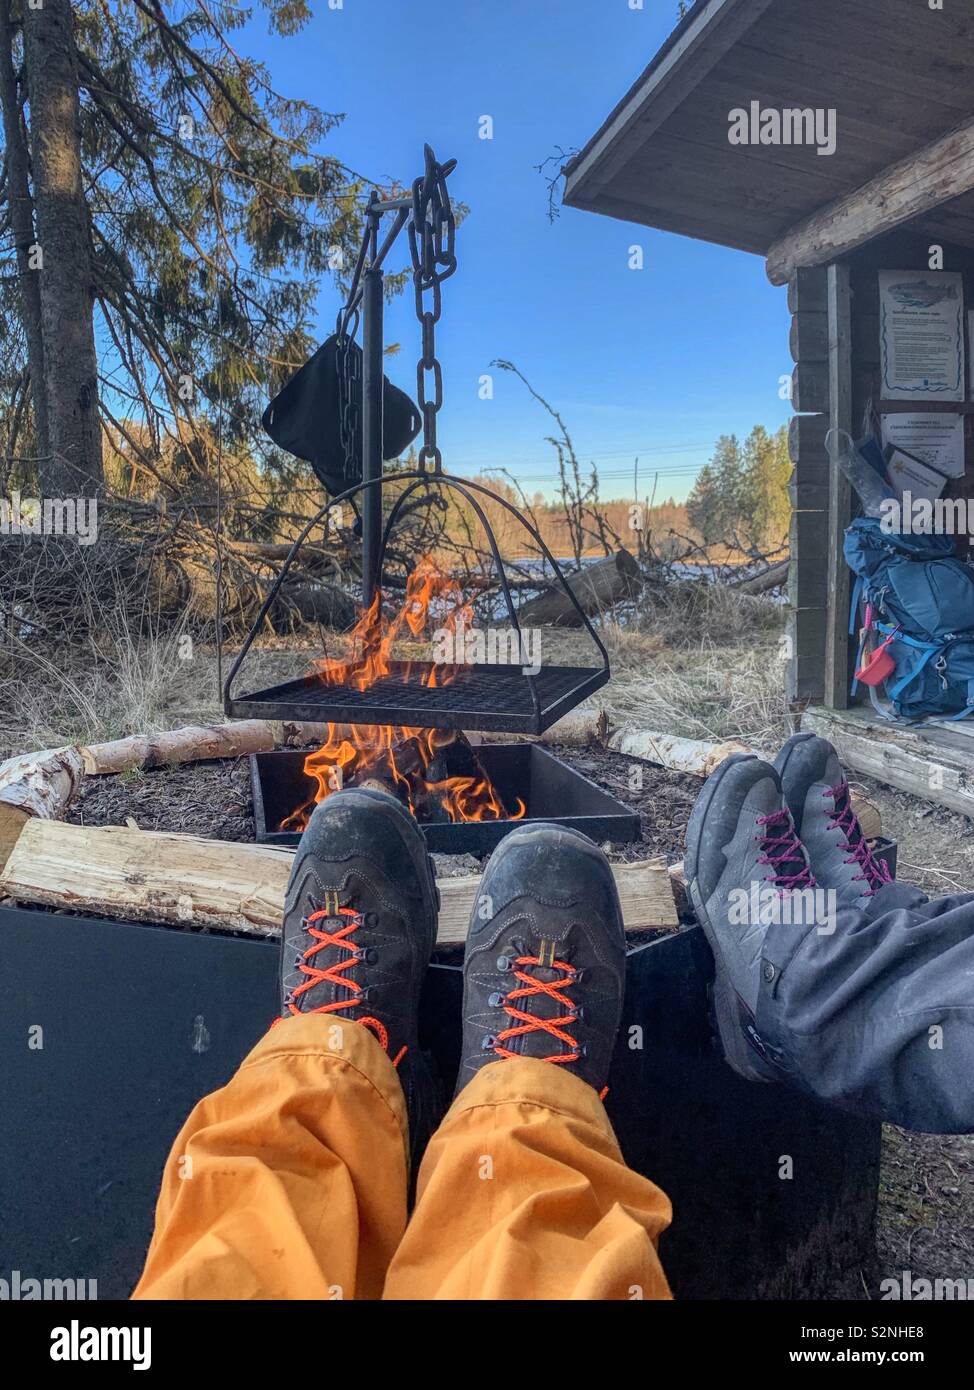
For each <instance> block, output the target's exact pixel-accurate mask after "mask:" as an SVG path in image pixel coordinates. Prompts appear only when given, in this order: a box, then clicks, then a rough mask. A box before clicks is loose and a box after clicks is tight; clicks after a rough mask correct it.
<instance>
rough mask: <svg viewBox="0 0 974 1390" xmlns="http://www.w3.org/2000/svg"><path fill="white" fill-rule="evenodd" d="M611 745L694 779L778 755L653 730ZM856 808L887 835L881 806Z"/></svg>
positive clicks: (621, 736)
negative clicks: (741, 757)
mask: <svg viewBox="0 0 974 1390" xmlns="http://www.w3.org/2000/svg"><path fill="white" fill-rule="evenodd" d="M972 742H974V740H972ZM607 746H608V747H609V748H612V749H614V750H615V751H616V752H617V753H626V754H628V755H629V756H630V757H633V758H642V759H643V760H644V761H645V762H649V763H657V764H658V765H659V766H660V767H665V768H667V769H668V770H669V771H670V772H685V773H688V774H689V775H690V776H692V777H709V776H710V774H711V773H712V772H716V770H717V768H718V767H719V766H720V764H721V763H722V762H725V761H726V759H727V758H730V757H732V756H733V755H734V754H735V753H754V754H756V756H757V757H759V758H764V759H765V761H766V762H773V761H774V754H772V753H766V752H761V751H760V750H759V749H756V748H751V747H749V746H748V745H747V744H746V743H741V742H740V741H739V740H737V739H727V740H726V741H725V742H723V743H708V742H707V741H705V740H703V739H696V738H679V737H677V736H676V735H674V734H664V733H656V732H654V731H653V730H651V729H621V730H619V731H618V732H617V733H614V734H610V735H609V738H608V740H607ZM851 800H852V809H853V810H854V811H855V813H856V815H857V816H858V817H859V823H860V825H861V826H862V833H863V834H864V835H865V837H866V839H867V840H875V839H877V838H878V837H879V836H880V835H881V834H882V833H883V818H882V813H881V812H880V809H879V807H878V806H877V805H876V803H875V802H874V801H870V800H869V798H868V797H865V796H862V795H860V794H859V793H857V792H853V793H852V797H851Z"/></svg>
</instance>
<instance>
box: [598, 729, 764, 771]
mask: <svg viewBox="0 0 974 1390" xmlns="http://www.w3.org/2000/svg"><path fill="white" fill-rule="evenodd" d="M608 747H609V748H612V749H614V750H615V751H616V752H617V753H625V754H628V755H629V757H632V758H642V759H643V760H644V761H645V762H648V763H658V764H659V766H660V767H665V768H669V770H670V771H671V772H688V773H690V774H691V776H694V777H709V776H710V774H711V773H712V772H713V771H714V769H715V768H718V767H719V766H720V764H721V763H722V762H724V761H725V759H727V758H729V757H731V756H732V754H734V753H751V752H753V751H754V750H753V749H752V748H749V747H748V746H747V744H746V743H741V742H739V741H738V740H737V739H728V740H727V741H726V742H724V743H708V742H706V741H704V740H702V739H697V738H680V737H678V736H677V735H675V734H666V733H658V732H656V731H655V730H653V729H620V730H618V732H616V733H614V734H610V735H609V739H608Z"/></svg>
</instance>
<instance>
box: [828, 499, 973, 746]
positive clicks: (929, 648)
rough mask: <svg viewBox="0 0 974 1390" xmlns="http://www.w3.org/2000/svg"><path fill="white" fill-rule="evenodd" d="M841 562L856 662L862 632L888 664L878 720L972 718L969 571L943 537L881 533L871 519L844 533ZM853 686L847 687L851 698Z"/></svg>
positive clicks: (864, 642)
mask: <svg viewBox="0 0 974 1390" xmlns="http://www.w3.org/2000/svg"><path fill="white" fill-rule="evenodd" d="M844 548H845V558H846V562H847V563H848V565H849V568H850V569H851V570H852V572H853V573H854V574H855V575H856V576H857V578H856V584H855V588H854V590H853V595H852V613H851V616H850V621H849V631H850V633H854V632H855V630H856V621H857V613H858V610H859V608H860V606H861V607H862V609H863V613H864V615H865V618H864V621H863V624H862V629H861V640H860V648H859V662H858V663H857V666H858V665H860V664H861V661H862V657H863V655H864V653H865V649H866V645H867V642H868V640H869V635H870V632H875V633H877V634H878V637H879V641H880V642H881V643H885V644H886V646H887V649H888V651H889V655H890V656H891V657H892V659H893V663H894V668H895V669H894V670H893V672H892V674H891V675H889V676H887V677H886V680H885V682H884V684H885V693H886V697H887V699H888V700H889V701H890V704H891V706H892V711H890V710H887V709H884V708H883V707H882V705H880V703H879V701H878V699H877V696H876V691H875V689H874V688H873V687H872V686H871V685H870V686H869V693H870V698H871V699H872V701H873V704H874V705H875V706H876V708H877V709H878V710H879V712H880V713H881V714H882V715H883V716H884V718H886V719H896V718H899V719H906V720H919V719H924V718H939V719H964V718H966V716H967V715H969V714H974V566H972V565H970V564H968V563H967V562H966V561H964V560H960V559H958V557H957V554H956V552H955V550H954V542H953V539H952V538H951V537H950V536H934V535H930V536H924V535H895V534H887V533H886V532H885V531H883V530H882V529H881V527H880V524H879V521H878V520H876V519H875V518H873V517H866V516H862V517H858V518H857V519H856V520H855V521H854V522H853V523H852V525H851V526H850V527H849V529H848V530H847V531H846V533H845V547H844ZM857 686H858V682H854V683H853V693H855V690H856V689H857Z"/></svg>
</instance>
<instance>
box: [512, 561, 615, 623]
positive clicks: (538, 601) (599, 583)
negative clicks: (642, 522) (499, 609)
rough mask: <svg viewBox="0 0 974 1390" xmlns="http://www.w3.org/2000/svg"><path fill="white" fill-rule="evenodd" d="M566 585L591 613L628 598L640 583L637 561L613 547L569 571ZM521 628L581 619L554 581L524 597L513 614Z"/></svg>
mask: <svg viewBox="0 0 974 1390" xmlns="http://www.w3.org/2000/svg"><path fill="white" fill-rule="evenodd" d="M567 582H568V587H569V588H570V589H571V591H572V593H573V594H574V595H575V597H576V598H577V599H578V601H579V603H580V604H581V605H582V608H583V609H584V610H585V613H586V614H587V615H588V616H589V617H591V616H592V614H594V613H601V612H603V611H604V610H605V609H606V608H611V607H612V606H613V604H616V603H618V602H619V601H620V600H621V599H624V598H632V597H633V596H634V595H635V594H637V593H638V592H639V590H640V588H641V587H642V582H643V581H642V575H641V574H640V571H639V565H638V564H637V563H636V561H635V559H634V558H633V556H632V555H630V554H629V551H628V550H620V551H617V552H616V554H615V555H608V556H606V558H605V559H604V560H598V561H597V562H596V563H595V564H594V565H586V567H585V568H584V569H583V570H580V571H579V572H578V574H573V575H571V576H570V577H569V578H568V580H567ZM517 618H518V622H519V623H520V625H521V627H522V628H528V627H580V626H581V623H582V620H581V618H580V617H579V616H578V612H577V610H576V609H575V606H574V604H573V603H572V601H571V599H569V597H568V595H567V594H566V593H565V591H564V589H562V587H561V585H560V584H558V585H556V586H553V587H551V588H548V589H546V590H545V592H544V593H543V594H539V595H538V596H537V598H532V599H528V601H527V603H524V604H522V605H521V607H520V608H519V609H518V614H517Z"/></svg>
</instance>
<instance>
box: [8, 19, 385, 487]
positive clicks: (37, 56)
mask: <svg viewBox="0 0 974 1390" xmlns="http://www.w3.org/2000/svg"><path fill="white" fill-rule="evenodd" d="M264 8H265V9H266V10H267V13H268V15H269V19H270V24H271V27H272V29H273V30H275V31H276V32H278V33H280V34H292V33H294V32H296V31H297V30H298V29H300V28H301V26H302V25H303V24H304V23H305V22H306V21H307V19H308V18H309V13H310V12H309V10H308V7H307V4H306V3H305V0H264ZM247 14H248V11H247V10H245V9H243V8H240V7H238V6H237V5H235V4H233V3H231V0H216V3H214V4H212V5H206V6H198V7H197V6H185V7H184V6H178V5H176V4H174V3H169V0H113V3H112V4H111V5H104V4H101V3H97V0H76V4H75V6H74V13H73V14H72V6H71V4H70V0H44V3H43V5H42V6H40V7H37V8H32V7H31V6H30V5H29V4H28V3H27V0H0V101H2V106H3V117H4V146H3V151H2V155H3V161H4V165H5V168H6V179H5V180H4V179H0V234H2V235H0V285H3V284H5V282H6V281H7V280H8V278H9V277H14V278H15V280H16V283H17V284H18V286H19V291H20V293H19V296H18V298H17V300H16V301H15V302H13V303H11V302H10V297H9V296H8V297H7V299H6V301H5V303H3V304H0V312H2V311H3V309H4V308H7V307H9V308H12V309H13V310H14V312H15V315H16V320H17V322H16V324H15V336H16V337H17V338H18V339H19V341H20V342H21V343H22V346H23V350H24V352H25V355H26V358H27V371H26V372H24V371H21V372H19V373H16V374H14V375H13V377H10V375H9V374H8V376H7V382H6V384H7V386H8V389H9V391H10V396H9V397H8V400H7V402H6V403H5V404H6V406H7V411H8V420H11V419H15V420H16V421H17V422H18V423H17V428H16V429H15V430H13V432H11V427H9V426H8V429H7V435H6V440H5V443H6V447H7V451H8V453H11V454H18V455H23V454H24V453H25V452H28V449H26V448H25V445H26V444H29V446H30V448H32V449H33V450H34V451H35V453H36V454H37V455H40V456H41V468H40V482H41V485H42V488H43V490H44V491H46V492H49V493H51V495H65V494H67V495H71V493H72V492H77V491H79V490H84V489H85V488H86V487H91V486H97V485H98V484H99V482H100V480H101V476H102V465H101V457H100V455H101V439H102V433H101V429H100V428H99V427H98V423H97V421H98V418H99V415H100V418H101V420H102V422H104V423H106V424H107V425H109V426H110V427H111V431H112V435H113V437H116V438H119V439H122V440H124V441H125V447H126V450H127V453H128V456H129V458H130V460H131V461H132V463H133V466H135V467H136V468H137V469H138V470H139V472H140V474H141V476H142V478H143V479H144V480H145V481H146V482H147V483H148V484H151V486H152V487H153V488H157V487H158V488H161V489H162V491H163V492H164V493H169V494H170V495H174V494H179V493H181V492H182V491H183V490H184V489H185V487H186V484H187V481H188V480H190V479H195V480H199V479H201V478H205V477H207V476H208V475H210V474H211V473H212V463H213V461H212V448H213V440H214V438H215V431H214V430H213V429H212V428H211V427H207V426H208V425H209V426H212V422H213V420H214V417H215V409H216V403H217V401H218V400H219V399H220V398H222V400H223V402H224V408H225V421H226V429H225V435H224V443H225V446H226V447H227V448H228V449H230V450H232V449H233V448H234V447H235V446H236V445H237V444H241V443H242V442H243V441H244V440H245V439H247V438H248V437H249V438H251V439H252V438H253V435H254V423H255V421H256V419H257V418H258V417H259V414H260V410H261V409H262V408H263V405H264V404H265V403H266V400H267V397H268V395H269V394H271V393H272V392H273V391H274V390H275V389H276V388H277V387H278V386H279V384H280V383H281V382H282V380H284V379H286V378H287V377H288V376H289V375H290V374H291V373H292V372H293V371H294V370H295V368H296V367H297V366H298V365H299V364H300V363H301V362H302V361H304V360H305V358H306V357H307V355H308V353H309V350H310V349H311V348H312V346H313V344H312V341H311V339H310V337H309V331H308V330H309V325H310V322H311V318H312V314H313V309H314V302H315V298H316V295H317V293H318V289H319V286H320V282H321V279H322V277H324V276H327V275H329V274H334V275H335V276H336V277H337V278H338V279H342V278H343V276H344V275H345V274H346V273H347V271H348V270H349V269H350V267H351V264H352V258H353V256H354V252H355V250H356V248H357V244H358V241H359V239H360V236H361V222H362V219H361V212H362V207H363V204H364V200H365V197H366V195H367V193H368V191H369V189H370V188H371V187H373V186H375V185H373V184H371V183H370V181H368V180H367V179H365V178H364V177H362V176H360V175H358V174H356V173H354V172H353V171H351V170H349V169H348V168H346V167H345V166H344V165H343V164H342V163H341V162H340V160H338V159H337V158H335V157H334V156H331V155H325V154H324V153H323V152H322V148H321V146H322V142H323V141H324V139H325V137H327V136H328V135H329V134H330V133H331V132H332V131H333V130H334V128H335V127H336V126H337V124H338V123H339V119H340V118H339V117H337V116H334V115H329V114H327V113H325V112H323V111H320V110H318V109H317V108H316V107H313V106H311V105H309V104H308V103H306V102H303V101H295V100H289V99H287V98H285V97H283V96H281V95H280V94H278V93H277V92H276V91H274V89H273V88H272V87H271V85H270V81H269V77H268V74H267V72H266V70H265V69H264V67H263V66H262V65H261V64H259V63H256V62H254V61H252V60H250V59H249V58H247V57H245V56H241V55H239V54H238V53H236V52H235V50H234V49H233V47H232V45H231V42H230V37H229V36H230V35H231V34H232V32H233V31H234V30H235V29H238V28H239V27H240V26H241V25H242V24H243V23H244V22H245V21H246V18H247ZM0 167H2V166H0ZM55 214H56V216H55ZM31 247H39V249H40V251H41V253H42V255H43V265H42V267H41V268H31V266H30V265H29V263H28V255H27V254H26V253H29V250H30V248H31ZM400 283H401V280H400V279H398V278H397V277H390V291H393V290H394V289H396V288H398V285H399V284H400ZM96 343H97V347H98V358H99V366H98V368H96V366H95V345H96ZM2 372H3V364H2V363H0V385H2V384H3V375H2ZM28 406H30V407H32V408H31V409H28V408H27V407H28ZM164 444H166V445H167V448H166V449H165V450H164V448H163V445H164ZM164 454H165V458H166V465H165V467H164V468H163V467H161V465H160V461H161V460H162V458H163V455H164Z"/></svg>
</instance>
